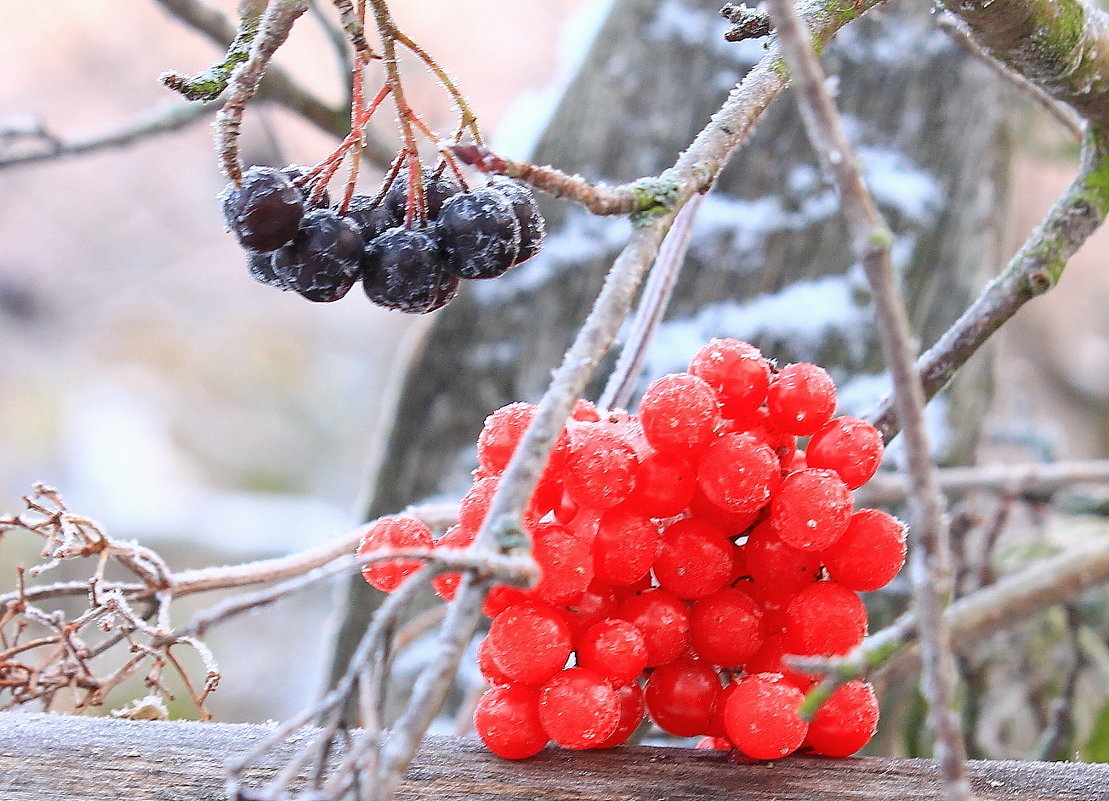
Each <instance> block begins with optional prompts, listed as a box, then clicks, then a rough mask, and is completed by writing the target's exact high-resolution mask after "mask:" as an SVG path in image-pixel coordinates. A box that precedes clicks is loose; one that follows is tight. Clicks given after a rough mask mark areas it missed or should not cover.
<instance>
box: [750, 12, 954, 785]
mask: <svg viewBox="0 0 1109 801" xmlns="http://www.w3.org/2000/svg"><path fill="white" fill-rule="evenodd" d="M768 7H769V11H770V16H771V19H772V20H773V22H774V28H775V30H776V31H777V33H778V41H779V44H780V46H781V48H782V52H783V54H784V56H785V60H786V63H787V64H788V65H789V67H790V71H791V72H792V73H793V79H794V84H795V87H796V91H797V99H798V104H799V106H800V109H801V116H802V119H803V120H804V123H805V128H806V130H807V132H808V135H809V139H810V141H811V142H812V144H813V148H814V149H815V150H816V152H817V155H818V157H819V159H820V162H821V164H822V166H823V167H824V170H825V171H826V172H827V173H829V174H830V175H831V176H832V178H833V180H834V182H835V184H836V189H837V191H838V194H839V201H840V206H841V208H842V210H843V217H844V220H845V222H846V223H847V229H848V233H849V235H850V237H851V240H852V247H853V249H854V251H855V255H856V256H857V257H858V258H859V260H860V261H861V262H862V266H863V271H864V273H865V274H866V277H867V282H868V283H869V284H870V289H871V294H872V296H873V299H874V307H875V312H876V315H877V319H878V335H879V339H880V341H881V344H882V351H883V354H884V355H885V360H886V364H887V366H888V369H889V372H890V378H891V383H892V384H893V401H894V405H895V407H896V409H897V416H898V420H900V422H901V427H902V438H903V440H904V448H905V462H906V468H907V473H908V475H909V480H910V484H911V486H912V491H911V493H910V495H909V507H910V510H911V519H912V525H911V526H910V531H911V533H912V536H913V545H914V547H913V549H912V553H911V557H910V565H909V577H910V581H911V584H912V590H913V602H914V605H915V608H916V612H917V615H918V616H919V620H920V624H919V628H920V641H921V646H922V651H923V653H924V671H923V675H922V689H923V691H924V695H925V698H927V700H928V717H929V722H930V723H931V725H932V731H933V734H934V737H935V743H936V746H935V753H936V757H937V759H938V761H939V766H940V773H941V775H942V776H943V779H944V784H945V790H946V795H947V798H948V799H949V801H967V799H970V798H971V790H970V781H969V779H968V778H967V772H966V746H965V743H964V742H963V735H962V729H961V726H960V722H959V719H958V717H957V716H956V714H955V712H954V709H953V702H954V698H955V685H956V681H957V677H956V669H955V661H954V658H953V657H952V654H951V639H950V634H949V632H948V630H947V624H946V621H945V620H944V617H943V608H944V605H945V603H946V601H947V599H948V597H949V596H950V594H951V588H952V577H951V553H950V542H949V538H948V531H947V525H946V522H945V520H944V516H943V507H944V501H943V497H942V496H941V494H940V490H939V484H938V482H937V480H936V472H935V464H934V463H933V462H932V457H931V449H930V446H929V443H928V436H927V432H926V430H925V426H924V403H925V400H924V391H923V389H922V388H921V382H920V378H919V376H918V375H917V372H916V369H915V359H916V344H915V342H914V339H913V335H912V331H911V329H910V327H909V317H908V313H907V312H906V310H905V303H904V299H903V298H902V296H901V294H900V290H899V289H898V287H897V279H896V278H895V276H894V274H893V266H892V264H891V262H890V246H891V244H892V241H893V236H892V234H891V232H890V230H889V227H888V226H887V225H886V222H885V220H884V219H882V216H881V214H880V213H879V211H878V208H877V206H876V205H875V203H874V199H873V198H872V197H871V196H870V193H869V191H868V190H867V188H866V186H865V184H864V183H863V181H862V175H861V171H860V169H859V165H858V159H857V157H856V156H855V153H854V152H853V149H852V147H851V143H850V141H849V140H848V138H847V134H846V132H845V130H844V128H843V123H842V121H841V120H840V117H839V114H838V112H837V111H836V107H835V102H834V101H833V99H832V96H831V94H830V93H829V92H828V89H827V79H826V76H825V75H824V71H823V69H821V67H820V64H819V62H818V61H817V60H816V54H815V53H814V52H813V48H812V42H811V39H810V34H809V31H808V28H806V27H805V25H804V23H802V21H801V18H800V17H799V16H798V14H797V11H796V9H795V8H794V6H793V3H792V0H768Z"/></svg>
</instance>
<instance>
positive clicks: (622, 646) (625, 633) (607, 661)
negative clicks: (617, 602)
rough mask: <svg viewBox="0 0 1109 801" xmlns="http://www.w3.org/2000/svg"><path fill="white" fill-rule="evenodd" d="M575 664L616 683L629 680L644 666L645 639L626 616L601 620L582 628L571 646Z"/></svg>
mask: <svg viewBox="0 0 1109 801" xmlns="http://www.w3.org/2000/svg"><path fill="white" fill-rule="evenodd" d="M575 650H576V651H577V655H578V664H579V665H581V667H583V668H589V669H590V670H592V671H593V672H594V673H597V674H598V675H601V676H604V677H605V678H606V679H608V680H609V681H611V682H612V683H613V684H615V685H617V686H621V685H624V684H629V683H630V682H632V681H634V680H635V677H636V676H638V675H639V674H640V673H642V672H643V670H644V668H646V667H647V643H646V641H645V640H644V639H643V634H642V632H640V631H639V629H637V628H636V627H635V626H634V625H632V624H631V623H629V622H628V621H626V620H602V621H601V622H600V623H597V624H595V625H594V626H593V627H592V628H590V629H589V631H587V632H585V633H584V634H583V635H582V636H581V637H580V638H579V639H578V641H577V648H576V649H575Z"/></svg>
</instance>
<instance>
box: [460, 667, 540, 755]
mask: <svg viewBox="0 0 1109 801" xmlns="http://www.w3.org/2000/svg"><path fill="white" fill-rule="evenodd" d="M474 730H475V731H476V732H477V735H478V737H480V738H481V741H482V742H483V743H485V747H486V748H488V749H489V750H490V751H492V752H493V753H494V754H496V755H497V756H499V757H501V758H503V759H526V758H528V757H530V756H535V755H536V754H538V753H539V752H540V751H542V750H543V748H544V747H545V746H546V745H547V739H548V738H547V733H546V732H545V731H543V727H542V725H541V724H540V722H539V690H538V689H537V688H535V687H529V686H527V685H523V684H514V685H509V686H507V687H494V688H493V689H491V690H488V691H486V692H485V694H484V695H482V696H481V700H479V701H478V704H477V708H476V709H475V710H474Z"/></svg>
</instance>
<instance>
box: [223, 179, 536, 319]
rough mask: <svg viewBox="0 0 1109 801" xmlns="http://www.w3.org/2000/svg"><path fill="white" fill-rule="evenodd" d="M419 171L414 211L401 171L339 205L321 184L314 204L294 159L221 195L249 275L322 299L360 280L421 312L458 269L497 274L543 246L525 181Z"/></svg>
mask: <svg viewBox="0 0 1109 801" xmlns="http://www.w3.org/2000/svg"><path fill="white" fill-rule="evenodd" d="M422 177H423V201H424V202H423V205H424V208H423V209H421V210H419V211H418V212H417V213H416V214H407V215H406V207H407V206H408V204H409V202H410V195H412V194H414V193H412V192H411V191H410V188H409V186H408V175H407V173H406V172H401V173H400V174H399V175H397V177H396V178H395V179H394V180H393V182H392V183H391V184H390V185H389V188H388V189H387V190H386V191H385V193H384V194H383V195H381V197H380V198H377V197H374V196H371V195H361V194H356V195H354V197H353V198H352V199H351V202H350V204H349V207H348V209H347V211H346V213H345V214H339V212H338V211H337V210H335V209H333V208H331V207H330V203H329V199H328V197H327V195H326V193H324V195H323V197H322V198H320V200H319V203H318V204H313V203H312V202H311V201H310V197H309V194H310V193H309V192H308V191H306V189H303V188H301V187H300V186H298V183H299V182H301V181H302V180H303V178H304V171H303V170H302V169H301V168H299V167H295V166H289V167H285V168H284V169H280V170H278V169H275V168H273V167H251V168H250V169H249V170H247V171H246V173H245V174H244V175H243V181H242V185H241V186H238V187H236V186H235V185H234V184H231V185H228V187H227V188H226V189H225V190H224V191H223V193H222V194H221V195H220V203H221V206H222V208H223V214H224V217H225V219H226V221H227V226H228V228H229V229H230V230H231V232H232V233H233V234H235V236H236V238H238V240H239V244H241V245H242V246H243V248H245V249H246V252H247V264H248V266H249V268H250V274H251V275H252V276H253V277H254V278H255V279H257V280H258V281H261V282H262V283H264V284H268V285H270V286H275V287H277V288H279V289H283V290H293V291H294V292H297V293H299V294H300V295H303V296H304V297H306V298H308V300H311V301H316V302H321V303H326V302H329V301H333V300H338V299H339V298H341V297H343V296H344V295H345V294H346V293H347V292H348V291H349V290H350V288H351V287H352V286H354V284H355V283H356V282H357V281H359V280H361V281H362V287H363V289H365V291H366V295H367V296H368V297H369V298H370V300H371V301H373V302H374V303H376V304H377V305H379V306H384V307H386V308H388V309H396V310H398V311H403V312H408V313H410V314H425V313H427V312H431V311H435V310H436V309H438V308H441V307H442V306H444V305H446V303H447V302H448V301H449V300H450V299H451V298H453V297H454V296H455V294H456V293H457V291H458V282H459V280H460V279H463V278H496V277H497V276H499V275H503V274H504V273H505V272H506V271H507V270H508V269H509V268H511V267H515V266H516V265H517V264H520V263H521V262H524V261H527V260H528V259H530V258H531V257H532V256H534V255H535V254H536V253H538V252H539V248H540V247H541V245H542V242H543V218H542V217H541V216H540V214H539V208H538V206H537V204H536V202H535V197H534V196H533V195H532V193H531V190H530V189H529V188H528V187H526V186H524V185H522V184H518V183H516V182H514V181H511V180H509V179H507V178H495V179H493V181H491V182H490V183H488V184H486V185H484V186H477V187H472V188H469V189H465V190H464V189H463V188H462V187H461V186H460V185H459V183H458V182H457V181H456V180H455V179H454V178H453V177H451V176H450V175H449V174H447V173H446V172H444V171H442V170H440V171H431V170H424V171H423V176H422ZM406 217H407V222H408V224H406Z"/></svg>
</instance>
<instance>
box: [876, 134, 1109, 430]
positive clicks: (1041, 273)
mask: <svg viewBox="0 0 1109 801" xmlns="http://www.w3.org/2000/svg"><path fill="white" fill-rule="evenodd" d="M1107 168H1109V135H1107V134H1106V133H1105V132H1104V131H1101V130H1100V129H1097V128H1091V129H1089V130H1087V132H1086V136H1085V138H1084V140H1083V144H1082V163H1081V165H1080V167H1079V171H1078V175H1077V177H1076V178H1075V180H1074V182H1073V183H1072V184H1071V185H1070V187H1069V188H1068V189H1067V191H1066V193H1065V194H1064V195H1063V196H1062V197H1061V198H1060V199H1059V201H1058V202H1057V203H1056V204H1055V206H1054V207H1053V208H1052V209H1051V211H1050V212H1048V215H1047V218H1046V219H1045V220H1044V221H1043V223H1041V225H1040V227H1039V228H1037V229H1036V230H1035V231H1034V232H1033V233H1032V235H1031V236H1030V237H1029V238H1028V240H1027V241H1025V243H1024V245H1023V246H1022V247H1021V249H1020V250H1019V251H1018V252H1017V254H1016V255H1015V256H1013V258H1012V260H1011V261H1010V262H1009V265H1008V266H1007V267H1006V268H1005V271H1004V272H1002V273H1001V275H999V276H997V277H996V278H995V279H993V280H992V281H991V282H990V283H989V284H987V285H986V287H985V289H983V290H982V292H981V294H979V295H978V297H977V298H975V300H974V302H973V303H971V305H970V306H969V307H968V308H967V310H966V311H965V312H963V314H962V315H961V316H960V317H959V319H958V320H956V321H955V322H954V323H952V325H951V327H950V328H948V329H947V331H945V332H944V333H943V334H942V335H941V336H940V338H939V339H938V340H937V341H936V343H935V344H934V345H932V347H930V348H929V349H928V350H927V351H925V353H924V354H923V355H922V356H921V357H920V358H919V359H918V360H917V364H916V370H917V372H918V373H919V375H920V379H921V381H922V382H923V385H924V393H925V395H926V396H927V397H929V398H931V397H933V396H935V395H936V394H937V393H938V392H939V391H940V390H942V389H943V388H944V387H945V386H947V383H948V381H950V380H951V379H952V377H953V376H954V375H955V372H956V371H957V370H958V369H959V368H960V367H962V366H963V365H964V364H966V362H967V360H968V359H969V358H970V357H971V356H973V355H974V354H975V353H976V352H977V351H978V349H979V348H980V347H982V345H983V344H984V343H985V342H986V340H987V339H989V338H990V336H991V335H992V334H993V333H994V332H995V331H997V329H999V328H1000V327H1001V326H1002V325H1003V324H1004V323H1005V322H1006V321H1007V320H1008V319H1009V318H1011V317H1012V316H1013V315H1014V314H1016V313H1017V311H1018V310H1019V309H1020V307H1021V306H1023V305H1024V304H1025V303H1027V302H1028V301H1030V300H1031V299H1032V298H1034V297H1036V296H1038V295H1042V294H1043V293H1044V292H1047V291H1048V290H1049V289H1051V288H1052V287H1054V286H1055V285H1056V284H1057V283H1058V282H1059V279H1060V277H1062V274H1063V270H1064V269H1065V268H1066V266H1067V260H1068V259H1070V257H1071V256H1073V255H1074V254H1075V252H1077V250H1078V248H1079V247H1081V246H1082V244H1083V243H1084V242H1085V241H1086V240H1087V239H1088V238H1089V237H1090V235H1091V234H1093V232H1094V231H1096V230H1097V229H1098V227H1099V226H1100V225H1101V223H1102V221H1103V220H1104V219H1105V216H1106V213H1109V182H1107V181H1105V180H1104V179H1103V177H1102V176H1103V175H1104V173H1105V171H1106V169H1107ZM867 419H869V420H870V421H871V422H872V423H874V425H875V426H876V427H877V428H878V430H879V431H881V432H882V436H883V437H885V439H886V441H887V442H888V441H889V440H890V439H891V438H892V437H893V436H894V434H896V433H897V429H898V423H897V419H896V414H895V413H894V409H893V403H892V401H891V399H890V398H889V397H888V396H887V397H885V398H883V399H882V400H881V402H879V403H878V405H877V406H876V407H875V408H874V409H873V410H872V411H871V412H870V413H868V414H867Z"/></svg>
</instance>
